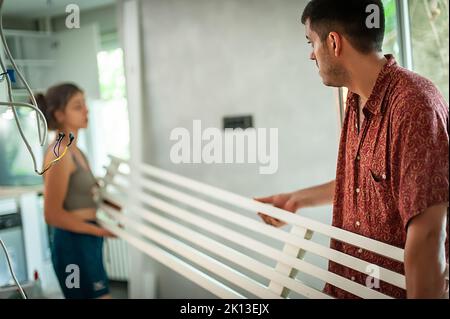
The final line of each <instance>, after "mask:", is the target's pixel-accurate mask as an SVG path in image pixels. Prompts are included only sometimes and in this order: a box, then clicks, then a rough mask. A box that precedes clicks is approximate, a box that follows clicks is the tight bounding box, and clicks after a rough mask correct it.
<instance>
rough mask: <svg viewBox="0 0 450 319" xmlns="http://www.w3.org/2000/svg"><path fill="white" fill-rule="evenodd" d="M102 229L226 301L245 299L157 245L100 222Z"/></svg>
mask: <svg viewBox="0 0 450 319" xmlns="http://www.w3.org/2000/svg"><path fill="white" fill-rule="evenodd" d="M100 224H101V226H102V227H104V228H106V229H108V230H109V231H111V232H112V233H114V234H116V235H117V236H119V237H120V238H122V239H123V240H125V241H127V242H128V243H129V244H131V245H133V246H134V247H136V248H137V249H139V250H140V251H142V252H144V253H145V254H147V255H148V256H150V257H151V258H154V259H155V260H157V261H158V262H160V263H161V264H163V265H165V266H166V267H168V268H170V269H172V270H174V271H175V272H177V273H179V274H180V275H182V276H184V277H186V278H187V279H189V280H191V281H192V282H194V283H196V284H197V285H198V286H200V287H202V288H204V289H206V290H208V291H210V292H211V293H213V294H214V295H216V296H217V297H219V298H225V299H242V298H245V297H244V296H243V295H241V294H239V293H238V292H236V291H234V290H233V289H231V288H229V287H227V286H226V285H224V284H223V283H221V282H219V281H218V280H216V279H214V278H212V277H210V276H208V275H206V274H205V273H203V272H201V271H200V270H198V269H197V268H195V267H193V266H191V265H189V264H188V263H186V262H184V261H182V260H181V259H179V258H177V257H175V256H173V255H171V254H170V253H168V252H167V251H165V250H164V249H161V248H159V247H157V246H155V245H152V244H149V243H148V242H145V241H143V240H141V239H139V238H137V237H135V236H133V235H130V234H129V233H128V232H127V231H125V230H123V229H121V228H119V227H117V226H115V225H111V224H109V223H106V222H104V221H102V220H100Z"/></svg>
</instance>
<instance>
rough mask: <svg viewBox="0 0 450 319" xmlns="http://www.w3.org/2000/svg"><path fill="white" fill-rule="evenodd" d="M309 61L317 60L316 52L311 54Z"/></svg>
mask: <svg viewBox="0 0 450 319" xmlns="http://www.w3.org/2000/svg"><path fill="white" fill-rule="evenodd" d="M309 59H310V60H312V61H315V60H316V55H315V54H314V52H311V54H310V55H309Z"/></svg>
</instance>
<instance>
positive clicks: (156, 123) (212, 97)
mask: <svg viewBox="0 0 450 319" xmlns="http://www.w3.org/2000/svg"><path fill="white" fill-rule="evenodd" d="M305 4H306V0H283V1H280V0H253V1H250V0H247V1H242V0H228V1H222V0H191V1H185V0H149V1H142V2H141V7H142V10H141V14H142V15H141V21H142V30H141V32H142V34H141V36H142V41H143V64H144V77H145V83H144V92H145V99H146V102H145V106H144V110H143V111H144V114H145V118H144V122H145V128H144V130H145V131H144V135H143V141H144V142H143V145H142V147H143V149H144V158H145V161H146V162H148V163H151V164H154V165H156V166H159V167H162V168H164V169H168V170H170V171H173V172H176V173H180V174H182V175H184V176H188V177H192V178H195V179H197V180H200V181H203V182H206V183H209V184H212V185H214V186H218V187H221V188H224V189H227V190H232V191H233V192H236V193H238V194H242V195H245V196H248V197H254V196H259V195H268V194H273V193H278V192H286V191H292V190H295V189H298V188H302V187H307V186H311V185H315V184H318V183H323V182H326V181H329V180H331V179H333V178H334V175H335V166H336V155H337V142H338V127H337V124H338V123H337V112H336V100H335V91H334V90H333V89H330V88H326V87H324V86H323V85H322V82H321V79H320V77H319V76H318V73H317V69H316V66H315V64H314V63H313V62H312V61H309V60H308V56H309V52H310V48H309V47H308V45H307V44H306V41H305V37H304V27H303V26H302V24H301V23H300V16H301V13H302V10H303V8H304V6H305ZM126 54H127V52H125V56H126ZM125 58H126V57H125ZM235 114H253V116H254V124H255V127H257V128H259V127H262V128H269V127H275V128H278V129H279V170H278V172H277V173H276V174H274V175H259V174H258V166H257V165H255V164H251V165H250V164H249V165H243V164H235V165H230V164H228V165H206V164H184V165H175V164H172V163H171V162H170V159H169V152H170V148H171V146H172V145H173V142H171V141H169V135H170V132H171V130H172V129H173V128H175V127H186V128H188V129H189V130H190V131H192V120H193V119H200V120H202V123H203V124H204V126H205V127H219V128H220V127H221V126H222V117H223V116H225V115H235ZM131 125H133V123H131ZM301 213H302V214H303V215H305V216H313V217H314V218H316V219H318V220H321V221H324V222H327V223H331V208H330V207H325V208H320V209H310V210H305V211H302V212H301ZM255 218H256V217H255ZM314 240H316V241H319V242H322V243H325V244H326V243H327V242H328V239H327V238H323V237H319V236H315V237H314ZM306 260H308V261H312V262H314V263H316V264H318V265H320V266H322V267H326V261H324V260H322V259H319V258H315V257H314V256H310V255H307V257H306ZM147 262H148V264H147ZM142 268H143V271H144V270H145V271H154V272H156V274H157V276H158V279H157V280H158V289H159V290H158V293H159V294H158V297H159V298H197V297H203V298H209V297H213V296H212V295H211V294H209V293H207V292H205V291H203V290H202V289H200V288H198V287H197V286H196V285H195V284H193V283H191V282H188V281H186V280H184V279H183V278H182V277H180V276H179V275H176V274H174V273H173V272H172V271H171V270H168V269H166V268H165V267H162V266H159V265H158V264H156V265H155V264H154V263H153V262H150V260H149V259H147V260H145V258H144V261H143V263H142ZM302 278H303V279H304V280H306V281H308V282H311V283H312V284H313V285H315V286H317V287H318V288H321V283H320V282H318V281H315V280H313V279H312V280H311V279H309V278H306V277H302ZM139 284H140V275H139V274H136V275H133V274H132V275H131V278H130V285H132V286H133V285H139Z"/></svg>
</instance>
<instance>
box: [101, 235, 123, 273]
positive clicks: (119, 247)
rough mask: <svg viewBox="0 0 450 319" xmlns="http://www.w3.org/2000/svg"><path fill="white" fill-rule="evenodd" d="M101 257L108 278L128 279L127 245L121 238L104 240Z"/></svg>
mask: <svg viewBox="0 0 450 319" xmlns="http://www.w3.org/2000/svg"><path fill="white" fill-rule="evenodd" d="M103 259H104V264H105V269H106V273H107V274H108V278H109V279H111V280H117V281H128V261H129V259H128V247H127V243H126V242H125V241H124V240H122V239H109V238H107V239H106V240H105V245H104V247H103Z"/></svg>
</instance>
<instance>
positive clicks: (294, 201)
mask: <svg viewBox="0 0 450 319" xmlns="http://www.w3.org/2000/svg"><path fill="white" fill-rule="evenodd" d="M297 197H298V196H296V193H295V192H294V193H287V194H278V195H273V196H269V197H261V198H255V200H257V201H259V202H261V203H265V204H272V205H273V206H275V207H278V208H281V209H284V210H287V211H289V212H291V213H295V212H296V211H297V209H299V208H300V201H299V200H298V198H297ZM258 215H259V216H260V217H261V218H262V219H263V220H264V222H265V223H266V224H269V225H272V226H275V227H281V226H284V225H286V223H285V222H283V221H281V220H279V219H277V218H275V217H271V216H268V215H265V214H263V213H260V212H258Z"/></svg>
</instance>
